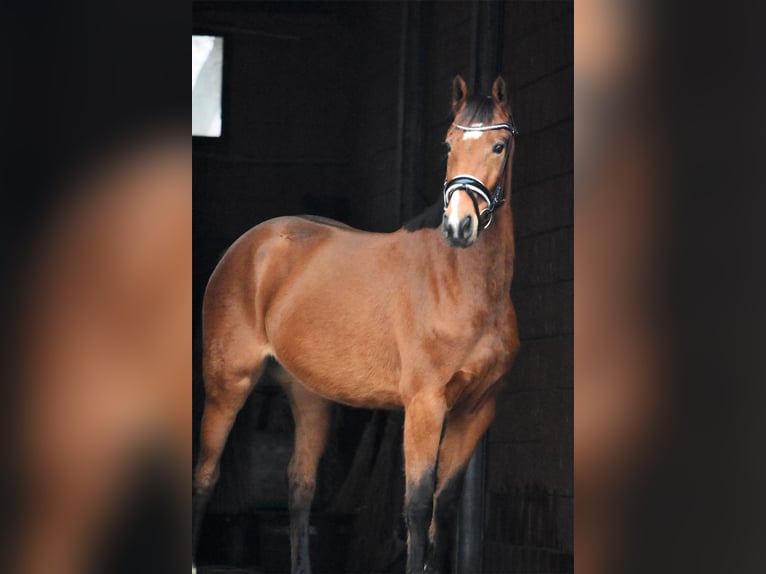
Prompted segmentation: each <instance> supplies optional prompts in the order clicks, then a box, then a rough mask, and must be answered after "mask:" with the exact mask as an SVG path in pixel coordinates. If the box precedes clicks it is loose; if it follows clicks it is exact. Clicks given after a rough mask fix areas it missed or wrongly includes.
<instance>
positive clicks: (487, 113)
mask: <svg viewBox="0 0 766 574" xmlns="http://www.w3.org/2000/svg"><path fill="white" fill-rule="evenodd" d="M494 117H495V103H494V102H493V101H492V98H491V97H487V96H471V97H469V98H468V101H467V102H466V103H465V107H464V108H463V109H462V110H461V112H460V115H459V116H458V117H456V118H455V121H456V122H457V123H460V124H462V125H469V126H470V125H472V124H485V125H488V124H491V123H492V120H493V118H494Z"/></svg>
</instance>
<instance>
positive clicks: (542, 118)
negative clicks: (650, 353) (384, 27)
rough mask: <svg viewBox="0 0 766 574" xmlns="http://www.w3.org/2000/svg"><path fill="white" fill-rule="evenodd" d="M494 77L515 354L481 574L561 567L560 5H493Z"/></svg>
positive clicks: (568, 113)
mask: <svg viewBox="0 0 766 574" xmlns="http://www.w3.org/2000/svg"><path fill="white" fill-rule="evenodd" d="M503 11H504V16H503V46H502V55H501V62H502V71H503V75H504V76H505V78H506V80H507V82H508V89H509V93H510V98H511V103H512V104H513V112H514V116H515V119H516V122H517V124H518V126H519V130H520V131H521V134H522V135H521V136H520V137H519V139H518V147H517V152H516V155H515V158H514V170H513V197H512V204H511V205H512V208H513V215H514V224H515V232H516V263H515V275H514V281H513V287H512V289H511V293H512V298H513V301H514V304H515V305H516V309H517V313H518V320H519V329H520V334H521V351H520V352H519V356H518V359H517V362H516V364H515V366H514V367H513V369H512V371H511V373H510V374H509V376H508V382H507V385H506V386H505V389H504V390H503V391H502V394H501V396H500V400H499V404H498V410H497V417H496V420H495V422H494V424H493V425H492V427H491V429H490V431H489V435H488V447H487V469H486V477H487V478H486V492H485V497H484V498H485V502H486V511H485V532H484V538H485V542H484V570H485V571H486V572H488V573H490V572H498V573H499V572H570V571H572V569H573V563H572V562H573V561H572V556H573V507H574V503H573V494H574V493H573V485H572V481H573V478H572V473H573V455H574V453H573V448H574V447H573V441H574V435H573V432H574V431H573V412H574V405H573V379H572V372H573V344H574V343H573V328H574V326H573V294H574V283H573V276H574V269H573V237H574V226H573V225H574V217H573V210H572V206H573V203H572V202H573V121H572V117H573V99H572V93H573V53H572V46H573V20H572V5H571V4H570V3H559V2H541V3H527V2H508V3H505V5H504V6H503Z"/></svg>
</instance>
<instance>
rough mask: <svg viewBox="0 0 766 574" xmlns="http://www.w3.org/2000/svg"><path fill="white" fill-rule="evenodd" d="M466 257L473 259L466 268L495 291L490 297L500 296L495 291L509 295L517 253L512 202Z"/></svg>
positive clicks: (497, 213)
mask: <svg viewBox="0 0 766 574" xmlns="http://www.w3.org/2000/svg"><path fill="white" fill-rule="evenodd" d="M463 253H465V254H466V255H470V256H471V257H470V258H471V259H473V261H472V262H471V263H469V264H468V265H467V266H469V267H472V268H473V269H474V274H475V275H477V276H479V277H478V279H479V280H480V281H483V282H484V284H485V285H486V286H487V288H488V289H489V290H490V291H492V293H489V294H490V295H491V296H495V295H497V292H496V291H502V292H505V293H508V292H510V288H511V280H512V278H513V257H514V253H515V249H514V243H513V217H512V215H511V206H510V202H509V201H506V202H505V203H504V204H503V205H501V206H500V207H498V208H497V209H496V210H495V213H494V214H493V216H492V223H491V224H490V226H489V227H488V228H487V229H485V230H484V231H483V232H482V234H481V236H480V237H479V239H478V240H477V241H476V243H475V244H474V245H473V246H472V247H469V248H468V249H466V250H464V252H463ZM466 271H467V270H466ZM490 279H494V281H490ZM493 287H494V288H493Z"/></svg>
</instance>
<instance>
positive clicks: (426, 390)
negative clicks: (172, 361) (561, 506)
mask: <svg viewBox="0 0 766 574" xmlns="http://www.w3.org/2000/svg"><path fill="white" fill-rule="evenodd" d="M452 91H453V97H452V108H453V111H454V115H455V119H454V123H452V125H451V126H450V128H449V131H448V132H447V136H446V145H447V148H448V150H449V152H448V157H447V173H446V179H445V184H444V189H443V204H444V210H443V212H440V213H439V214H438V215H439V218H440V220H441V222H440V223H441V224H440V225H439V226H438V227H440V228H427V229H420V230H417V231H408V230H407V229H406V228H402V229H399V230H398V231H395V232H393V233H368V232H363V231H359V230H356V229H353V228H351V227H348V226H346V225H343V224H341V223H338V222H334V221H332V220H328V219H324V218H316V217H308V216H306V217H280V218H276V219H272V220H269V221H266V222H264V223H261V224H260V225H257V226H256V227H254V228H252V229H251V230H250V231H248V232H246V233H245V234H244V235H242V236H241V237H240V238H239V239H238V240H237V241H236V242H235V243H234V244H233V245H232V246H231V247H230V248H229V249H228V251H227V252H226V253H225V254H224V256H223V258H222V259H221V261H220V262H219V264H218V266H217V267H216V268H215V270H214V272H213V274H212V276H211V277H210V280H209V283H208V285H207V289H206V292H205V298H204V303H203V339H204V351H203V376H204V381H205V391H206V400H205V410H204V414H203V418H202V427H201V447H200V458H199V462H198V464H197V466H196V470H195V477H194V485H193V491H192V492H193V495H192V500H193V503H192V507H193V508H192V512H193V519H192V538H193V548H195V547H196V544H197V541H198V539H199V534H200V527H201V520H202V515H203V513H204V509H205V506H206V504H207V501H208V499H209V497H210V494H211V491H212V489H213V487H214V485H215V483H216V481H217V479H218V475H219V460H220V457H221V453H222V451H223V448H224V445H225V443H226V440H227V437H228V435H229V431H230V430H231V428H232V425H233V424H234V420H235V418H236V416H237V413H238V412H239V410H240V409H241V408H242V406H243V405H244V403H245V400H246V399H247V397H248V395H249V394H250V392H251V391H252V389H253V387H254V385H255V384H256V383H257V381H258V379H259V377H260V375H261V374H262V371H263V369H264V364H265V362H266V360H267V358H269V357H271V358H273V359H274V360H275V361H276V363H277V364H278V367H277V368H278V369H279V377H278V378H279V380H280V382H281V383H282V385H283V386H284V388H285V390H286V392H287V395H288V397H289V400H290V405H291V407H292V413H293V417H294V419H295V450H294V453H293V456H292V460H291V462H290V464H289V468H288V483H289V490H288V492H289V495H288V505H289V514H290V546H291V561H292V572H293V574H304V573H310V571H311V567H310V563H309V511H310V507H311V502H312V498H313V495H314V488H315V479H316V471H317V464H318V462H319V459H320V457H321V455H322V452H323V450H324V447H325V443H326V441H327V436H328V430H329V427H330V406H331V403H332V402H338V403H342V404H346V405H351V406H355V407H367V408H375V409H400V408H403V409H404V458H405V475H406V494H405V511H404V512H405V522H406V526H407V573H408V574H421V573H422V572H423V571H424V568H425V567H426V561H427V568H428V570H427V571H428V572H449V569H450V560H451V549H452V547H453V545H454V538H455V517H456V511H457V505H458V500H459V497H460V493H461V490H462V482H463V474H464V470H465V467H466V464H467V462H468V460H469V458H470V456H471V454H472V452H473V450H474V448H475V446H476V444H477V442H478V440H479V438H480V437H481V436H482V435H483V434H484V432H485V431H486V430H487V428H488V427H489V425H490V422H491V421H492V419H493V417H494V414H495V394H496V390H497V384H498V382H499V380H500V379H501V377H502V376H503V375H504V374H505V373H506V372H507V371H508V369H509V368H510V366H511V363H512V362H513V359H514V357H515V355H516V352H517V350H518V346H519V340H518V331H517V326H516V314H515V311H514V308H513V304H512V303H511V299H510V287H511V279H512V276H513V257H514V244H513V224H512V218H511V209H510V205H509V203H508V202H507V201H506V199H507V197H506V196H507V194H508V193H510V184H511V172H512V169H511V165H512V158H513V147H514V145H513V144H514V136H515V135H516V130H515V128H514V125H513V120H512V117H511V112H510V106H509V104H508V100H507V96H506V86H505V81H504V80H503V79H502V78H501V77H498V78H497V79H496V80H495V82H494V83H493V85H492V94H491V96H469V92H468V87H467V85H466V82H465V81H464V80H463V78H462V77H460V76H457V77H456V78H455V79H454V80H453V86H452ZM490 190H492V191H490ZM440 211H441V210H440ZM192 571H193V572H194V571H195V567H194V550H193V551H192Z"/></svg>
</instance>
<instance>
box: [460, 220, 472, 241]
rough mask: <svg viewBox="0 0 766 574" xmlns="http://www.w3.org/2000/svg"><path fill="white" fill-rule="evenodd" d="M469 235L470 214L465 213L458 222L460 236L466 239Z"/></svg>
mask: <svg viewBox="0 0 766 574" xmlns="http://www.w3.org/2000/svg"><path fill="white" fill-rule="evenodd" d="M470 235H471V216H470V215H466V216H465V217H464V218H463V220H462V221H461V222H460V236H461V237H462V238H463V239H467V238H468V237H469V236H470Z"/></svg>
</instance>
